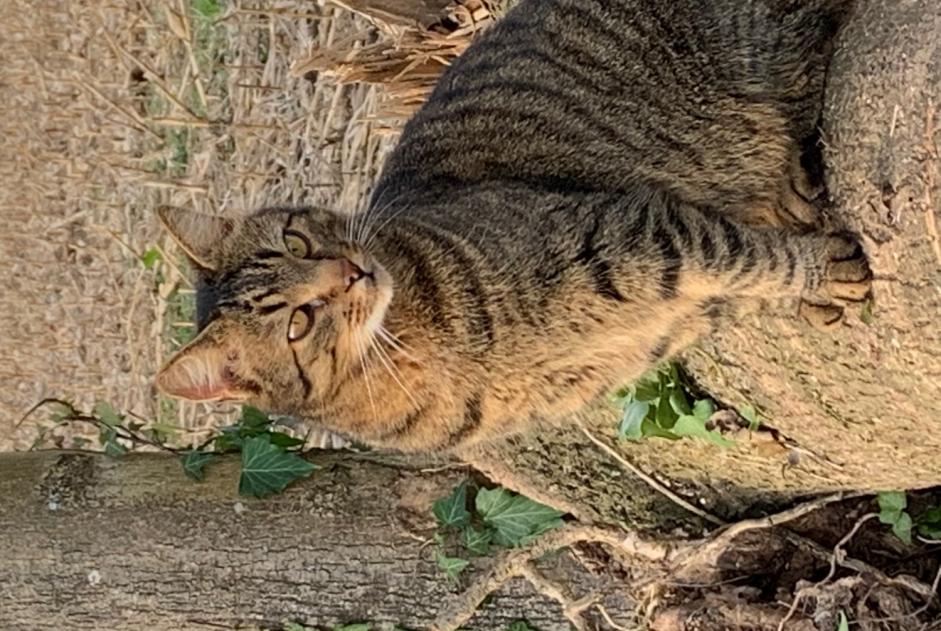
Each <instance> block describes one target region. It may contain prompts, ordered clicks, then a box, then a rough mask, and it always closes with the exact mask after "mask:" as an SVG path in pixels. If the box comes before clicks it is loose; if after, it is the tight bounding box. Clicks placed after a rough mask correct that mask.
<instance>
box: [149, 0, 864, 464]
mask: <svg viewBox="0 0 941 631" xmlns="http://www.w3.org/2000/svg"><path fill="white" fill-rule="evenodd" d="M846 4H847V2H845V1H839V0H833V1H829V2H827V1H825V0H807V1H804V2H801V1H797V0H752V1H750V2H742V1H741V0H718V1H717V2H710V3H700V2H694V1H693V0H541V1H537V0H524V1H523V2H522V3H521V4H520V5H519V6H518V7H517V8H516V9H514V10H513V11H511V12H510V13H509V14H508V15H507V17H506V18H505V19H504V20H503V21H502V22H501V23H499V24H498V25H496V26H495V27H493V28H492V29H490V30H489V31H488V32H487V33H486V34H485V35H484V36H483V37H482V38H481V39H480V40H479V41H478V42H477V43H476V44H475V45H474V46H472V47H471V48H470V49H469V50H468V51H467V53H466V54H465V55H464V56H463V57H462V58H461V59H459V60H458V62H457V63H455V64H454V66H453V67H452V68H451V69H449V71H448V72H447V73H446V74H445V75H444V76H443V78H442V79H441V81H440V83H439V85H438V87H437V89H436V90H435V92H434V93H433V95H432V97H431V98H430V100H429V102H428V103H427V105H426V106H425V107H424V108H423V109H422V110H421V111H420V112H419V113H418V114H417V115H416V116H415V117H414V118H413V120H412V121H411V122H410V123H409V124H408V125H407V127H406V129H405V131H404V133H403V135H402V138H401V141H400V143H399V145H398V147H397V149H396V151H395V152H394V153H393V155H392V156H391V158H390V160H389V162H388V164H387V166H386V168H385V170H384V172H383V174H382V176H381V178H380V181H379V183H378V185H377V188H376V191H375V193H374V196H373V199H372V203H371V205H370V208H369V209H368V210H367V211H366V213H365V214H364V215H363V216H361V217H359V218H354V225H353V226H348V225H346V223H345V222H344V220H343V218H341V217H339V216H337V215H333V214H331V213H327V212H325V211H319V210H318V211H313V210H311V211H308V212H299V211H296V210H294V211H291V210H278V209H275V210H268V211H264V212H261V213H258V214H256V215H254V216H253V217H252V218H249V219H248V220H246V221H244V222H242V223H241V224H239V225H238V226H236V227H235V228H234V229H232V230H231V234H230V235H228V236H227V237H225V238H223V239H221V240H219V241H217V242H216V243H215V245H214V246H213V248H214V251H216V256H215V258H213V254H212V253H211V252H201V251H193V250H194V247H195V246H193V245H192V244H190V247H189V248H187V251H188V252H190V254H191V255H192V256H194V258H195V259H197V260H201V261H202V262H203V265H202V267H203V269H204V271H203V273H202V275H203V281H202V285H201V289H200V291H199V296H200V304H201V307H200V316H199V319H200V322H201V326H202V327H205V329H204V332H203V333H202V334H201V335H200V337H199V338H198V339H197V340H196V341H195V342H194V343H193V344H192V345H191V348H187V349H184V351H182V352H181V355H180V356H178V357H177V358H174V359H173V360H171V362H170V363H169V364H168V366H167V367H166V368H165V369H164V371H163V373H162V380H163V383H164V385H165V386H167V387H164V389H165V390H168V391H170V392H171V393H172V394H178V395H180V396H187V394H186V392H187V390H186V388H185V387H184V386H193V384H187V383H186V371H175V370H174V366H176V365H183V364H185V363H186V362H184V361H183V360H181V359H180V358H181V357H182V358H184V359H187V358H188V359H187V361H192V360H193V358H194V357H196V358H203V359H204V361H206V362H212V361H216V362H219V361H224V360H220V359H219V358H225V357H235V358H236V360H237V361H230V362H229V363H228V364H227V365H224V366H221V367H220V366H216V367H215V369H216V373H215V374H219V375H222V377H220V378H219V379H220V380H221V381H220V383H222V384H224V383H225V380H226V378H227V377H226V376H228V377H229V378H231V379H230V381H233V382H237V381H240V382H242V383H251V384H254V385H256V386H258V387H260V389H261V391H262V392H260V393H259V392H257V391H252V392H242V391H239V390H238V389H237V388H235V387H234V386H233V387H230V388H228V390H225V388H223V390H225V394H224V396H223V397H217V398H247V399H250V400H252V401H254V402H256V403H258V404H261V405H263V406H266V407H269V408H271V409H273V410H277V411H279V412H284V413H290V414H293V415H296V416H300V417H304V418H307V419H310V420H312V421H313V422H316V423H317V424H320V425H323V426H326V427H328V428H330V429H332V430H334V431H337V432H340V433H342V434H346V435H351V436H355V437H357V438H359V439H361V440H364V441H366V442H370V443H373V444H377V445H385V446H392V447H397V448H401V449H406V450H432V449H452V448H455V447H458V446H463V445H467V444H471V443H475V442H480V441H483V440H489V439H493V438H495V437H498V436H502V435H505V434H507V433H510V432H514V431H518V430H521V429H525V428H526V427H528V426H530V425H531V424H532V423H534V422H538V421H540V420H552V419H555V418H560V417H562V416H564V415H565V414H567V413H569V412H572V411H575V410H577V409H579V408H581V407H582V406H584V405H585V404H586V403H587V402H589V401H590V400H591V399H593V398H594V397H597V396H598V395H599V394H601V393H603V392H605V391H606V390H607V389H609V388H611V387H613V386H616V385H619V384H622V383H625V382H627V381H630V380H631V379H634V378H636V377H637V376H639V375H640V374H641V373H642V372H644V371H645V370H646V369H648V368H649V367H650V366H651V365H652V364H654V363H656V362H658V361H662V360H663V359H665V358H666V357H669V356H670V355H672V354H674V353H676V352H677V351H679V350H681V349H682V348H683V347H684V346H686V345H688V344H689V343H692V342H693V341H695V339H697V338H698V337H699V336H701V335H702V334H705V333H707V332H708V331H709V330H711V329H712V328H713V327H714V326H716V323H717V322H718V316H719V314H720V313H721V312H722V311H723V310H724V309H725V308H726V307H727V306H728V305H730V304H731V305H734V304H735V303H736V302H737V301H739V300H742V299H747V298H754V297H761V298H768V297H784V298H789V297H790V298H795V299H797V298H800V297H803V298H805V299H806V300H808V301H810V302H813V303H814V304H817V305H826V306H827V308H828V309H830V311H828V312H827V313H833V311H832V309H838V308H839V307H838V306H837V307H834V306H833V305H830V304H829V303H831V302H832V301H833V300H834V299H842V300H853V299H859V298H861V297H862V296H863V295H865V291H866V290H867V288H866V281H867V280H868V277H869V271H868V267H866V264H865V259H864V257H862V254H861V252H860V250H859V249H858V247H857V246H856V244H855V243H854V242H853V241H852V240H848V239H846V238H844V237H838V236H824V235H814V234H798V233H796V232H788V231H786V230H784V229H759V228H755V227H749V226H748V225H747V223H748V220H749V218H750V217H752V216H754V215H755V214H756V213H757V214H759V215H760V214H762V213H763V212H766V211H769V210H772V211H773V210H774V209H776V208H777V207H778V206H780V205H781V204H783V203H784V202H782V201H781V200H782V199H784V198H788V197H792V196H793V191H791V189H790V183H789V182H790V176H789V169H790V165H791V164H792V163H793V156H794V155H795V152H796V151H797V150H798V148H799V146H801V143H804V142H805V141H806V138H807V136H808V135H810V134H811V133H812V130H813V129H814V126H815V124H816V120H817V116H818V112H819V103H820V101H821V90H822V85H823V77H824V68H825V65H826V60H827V54H828V48H829V40H830V38H831V36H832V34H833V32H834V30H835V28H836V26H837V23H838V20H839V18H840V15H841V13H842V12H843V11H844V10H845V5H846ZM292 217H293V218H297V219H298V220H299V221H300V222H301V223H302V224H304V229H305V230H307V231H309V233H310V234H311V235H312V237H311V238H312V239H314V240H315V241H317V247H316V248H315V250H316V256H315V257H312V259H311V260H310V261H304V262H303V267H298V263H297V262H296V261H292V260H291V259H290V257H287V256H285V255H284V253H283V252H282V250H283V247H282V246H281V245H280V244H279V243H278V240H279V235H280V234H281V231H282V230H283V229H284V225H285V222H286V221H289V220H291V218H292ZM167 223H168V226H169V227H170V229H171V232H173V233H174V234H175V235H176V236H177V237H178V238H180V239H181V240H183V241H184V242H185V240H186V235H185V234H182V232H183V231H181V230H179V229H176V230H174V221H173V220H170V221H168V222H167ZM183 223H185V225H186V226H192V225H193V220H192V218H190V219H187V221H186V222H183ZM198 234H199V235H200V241H201V242H204V241H205V240H206V231H205V230H200V231H199V232H198ZM210 241H211V240H210ZM344 257H345V258H348V259H350V260H353V259H354V258H356V259H357V260H362V261H367V262H368V264H369V265H370V266H371V268H372V269H373V270H374V271H377V273H379V272H381V273H380V274H378V276H377V279H376V284H375V287H374V288H373V289H371V290H369V291H372V293H369V292H368V291H366V290H364V293H362V295H361V296H359V297H356V296H354V297H348V296H346V295H345V293H341V292H338V291H337V290H336V288H335V284H336V282H338V281H336V280H335V279H333V280H331V278H333V277H330V276H329V275H328V274H326V273H324V272H322V270H321V268H324V267H326V266H328V265H330V264H332V263H333V262H335V261H336V260H339V259H342V258H344ZM207 262H208V263H207ZM364 269H365V268H364ZM381 296H391V302H389V301H384V300H383V299H380V298H381ZM311 297H314V298H317V299H318V300H319V302H318V303H317V304H320V303H321V302H322V303H324V306H323V307H319V311H318V315H317V324H316V325H315V329H314V331H313V332H312V333H311V334H310V335H309V336H308V337H307V338H305V340H302V343H297V342H293V343H292V342H289V341H288V340H287V339H286V337H285V331H286V327H287V324H286V322H287V320H286V318H288V317H289V315H290V313H291V311H292V309H294V308H296V307H297V305H298V304H300V303H299V302H298V301H299V300H302V299H308V300H309V299H310V298H311ZM320 297H324V299H323V300H320ZM220 348H221V349H222V350H224V351H226V352H220ZM190 372H193V371H192V370H191V371H190ZM194 374H213V367H212V366H210V367H209V369H207V370H205V371H195V373H194ZM159 383H161V381H160V380H159V379H158V384H159ZM196 385H198V386H199V388H196V389H195V391H198V392H205V391H206V389H207V388H208V386H207V384H205V383H203V384H196ZM174 388H175V390H174ZM190 390H191V391H193V388H192V387H191V388H190ZM191 398H192V397H191Z"/></svg>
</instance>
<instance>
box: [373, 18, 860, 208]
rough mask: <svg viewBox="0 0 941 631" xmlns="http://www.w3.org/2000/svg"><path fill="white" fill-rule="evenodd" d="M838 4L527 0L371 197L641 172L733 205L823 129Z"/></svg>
mask: <svg viewBox="0 0 941 631" xmlns="http://www.w3.org/2000/svg"><path fill="white" fill-rule="evenodd" d="M843 4H845V3H844V2H833V1H830V2H824V1H819V2H814V1H809V2H805V3H789V2H783V1H781V0H763V1H751V2H741V1H740V0H736V1H726V0H719V1H718V2H710V3H701V2H698V1H694V0H676V1H673V0H524V1H523V2H521V3H520V4H519V5H518V6H517V7H516V8H515V9H514V10H512V11H511V12H510V13H509V14H508V15H507V16H506V18H504V20H503V21H501V22H500V23H498V24H497V25H496V26H494V27H493V28H491V29H490V30H489V31H488V32H486V33H485V34H484V35H483V36H482V37H481V38H480V40H479V41H477V42H476V43H475V44H474V45H472V46H471V47H470V48H469V49H468V51H467V52H466V53H465V54H464V55H463V56H462V57H461V58H460V59H458V61H457V62H456V63H455V64H454V65H453V66H452V67H451V68H450V69H448V71H447V72H446V73H445V74H444V75H443V77H442V79H441V80H440V82H439V84H438V86H437V87H436V89H435V91H434V92H433V94H432V96H431V98H430V99H429V101H428V103H427V104H426V105H425V107H423V108H422V110H421V111H419V113H418V114H417V115H416V116H415V117H414V118H413V120H412V121H410V122H409V124H408V125H407V126H406V129H405V131H404V133H403V135H402V138H401V141H400V144H399V146H398V148H397V149H396V151H395V152H394V154H393V156H392V157H391V159H390V161H389V163H388V165H387V168H386V170H385V172H384V174H383V177H382V178H381V180H380V183H379V186H378V188H377V193H378V194H377V199H383V201H384V202H389V200H390V199H391V197H392V196H395V195H401V194H405V192H406V191H408V190H409V189H410V188H411V189H420V188H428V187H435V186H449V187H450V186H453V185H454V184H455V183H459V184H467V183H473V182H478V181H483V180H487V179H490V180H497V179H503V180H513V181H521V182H532V183H535V184H537V185H539V186H541V187H545V186H551V187H558V188H564V189H566V190H573V189H574V190H577V189H585V190H608V191H612V190H620V189H627V188H630V187H631V186H632V185H633V183H634V182H636V181H637V180H645V181H648V182H654V183H656V184H659V185H662V186H665V187H667V188H670V189H672V190H675V191H677V192H678V193H680V194H681V196H682V197H684V198H687V199H689V200H690V201H696V202H706V203H712V202H714V201H715V200H732V201H733V202H734V200H735V199H738V198H740V197H742V191H743V190H745V191H749V192H750V191H754V190H758V189H760V188H762V187H764V186H766V185H767V182H768V180H769V173H770V172H771V171H773V170H777V169H779V168H780V166H781V163H782V161H786V159H787V156H786V154H787V152H788V151H789V150H790V146H789V144H790V143H791V137H792V136H793V135H794V130H795V129H796V128H801V129H807V128H812V127H813V121H814V119H815V116H816V111H815V109H814V104H813V103H805V102H804V101H806V100H808V99H809V100H813V99H814V97H815V95H817V94H818V93H819V88H820V85H822V77H823V64H822V62H821V58H819V57H820V55H822V52H823V48H824V47H825V40H826V39H827V38H828V37H829V35H830V34H832V31H833V23H834V19H835V16H836V15H837V14H838V13H839V12H840V11H841V10H842V8H841V7H842V5H843ZM788 7H791V8H788ZM794 7H798V8H794ZM805 93H806V94H805Z"/></svg>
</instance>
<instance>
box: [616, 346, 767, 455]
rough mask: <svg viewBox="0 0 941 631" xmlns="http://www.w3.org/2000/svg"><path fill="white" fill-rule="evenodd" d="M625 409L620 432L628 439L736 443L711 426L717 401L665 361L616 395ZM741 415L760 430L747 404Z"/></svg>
mask: <svg viewBox="0 0 941 631" xmlns="http://www.w3.org/2000/svg"><path fill="white" fill-rule="evenodd" d="M614 402H615V405H617V406H618V407H619V408H620V409H621V410H622V414H621V422H620V424H619V425H618V435H619V436H620V437H621V438H624V439H627V440H641V439H643V438H648V437H655V438H665V439H668V440H679V439H680V438H698V439H701V440H706V441H709V442H711V443H713V444H715V445H718V446H719V447H731V446H733V445H734V444H735V442H734V441H732V440H729V439H728V438H726V437H725V436H723V435H722V434H721V433H719V432H718V431H716V430H714V429H711V428H710V427H709V425H708V423H709V420H710V419H711V417H712V415H713V413H714V412H715V411H716V404H715V401H713V400H712V399H709V398H696V397H695V396H694V395H693V389H692V387H691V386H690V384H689V382H688V380H687V379H686V376H685V375H684V374H683V372H682V370H681V369H680V367H679V366H678V365H677V364H676V363H674V362H669V363H667V364H664V365H662V366H660V367H658V368H656V369H654V370H652V371H651V372H648V373H647V374H646V375H644V376H643V377H641V378H640V379H638V380H637V381H635V382H634V383H632V384H631V385H630V386H627V387H626V388H622V389H621V390H619V391H618V392H617V393H616V394H615V398H614ZM739 414H740V415H741V416H742V417H743V418H745V419H746V420H747V421H748V422H749V426H750V427H752V428H753V429H757V428H758V426H759V424H760V423H759V421H758V415H757V413H756V412H755V410H754V408H752V407H750V406H747V407H745V408H743V409H742V410H740V411H739Z"/></svg>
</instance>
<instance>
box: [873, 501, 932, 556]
mask: <svg viewBox="0 0 941 631" xmlns="http://www.w3.org/2000/svg"><path fill="white" fill-rule="evenodd" d="M876 502H877V503H878V505H879V521H880V522H882V523H883V524H886V525H887V526H891V527H892V533H893V534H895V536H896V537H898V538H899V539H901V540H902V541H904V542H905V543H912V531H913V530H914V531H915V532H917V533H918V534H919V535H921V536H922V537H924V538H925V539H929V540H931V541H939V540H941V506H929V507H928V508H926V509H925V510H923V511H921V512H920V513H919V514H918V515H917V517H912V515H911V514H910V513H909V511H908V497H907V496H906V495H905V492H904V491H884V492H882V493H879V494H878V495H877V496H876Z"/></svg>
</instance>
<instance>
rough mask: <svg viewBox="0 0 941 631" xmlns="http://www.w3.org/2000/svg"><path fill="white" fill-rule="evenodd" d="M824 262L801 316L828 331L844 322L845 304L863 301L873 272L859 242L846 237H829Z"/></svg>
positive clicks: (816, 326)
mask: <svg viewBox="0 0 941 631" xmlns="http://www.w3.org/2000/svg"><path fill="white" fill-rule="evenodd" d="M824 249H825V252H824V262H823V266H822V270H821V273H820V276H819V278H817V279H815V282H814V287H813V290H814V291H813V293H812V294H811V295H808V296H805V297H804V299H803V300H802V301H801V305H800V315H801V316H802V317H803V318H804V319H805V320H807V322H809V323H810V324H811V325H812V326H813V327H815V328H818V329H822V330H829V329H833V328H835V327H836V326H837V325H838V324H839V323H840V321H841V320H842V319H843V315H844V311H845V304H846V303H848V302H861V301H863V300H865V299H866V298H868V297H869V295H870V292H871V290H872V270H871V269H870V268H869V261H868V260H867V258H866V254H865V253H864V252H863V248H862V246H861V245H860V244H859V242H858V241H857V240H856V239H854V238H852V237H850V236H847V235H843V234H835V235H831V236H829V237H827V239H826V243H825V246H824Z"/></svg>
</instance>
